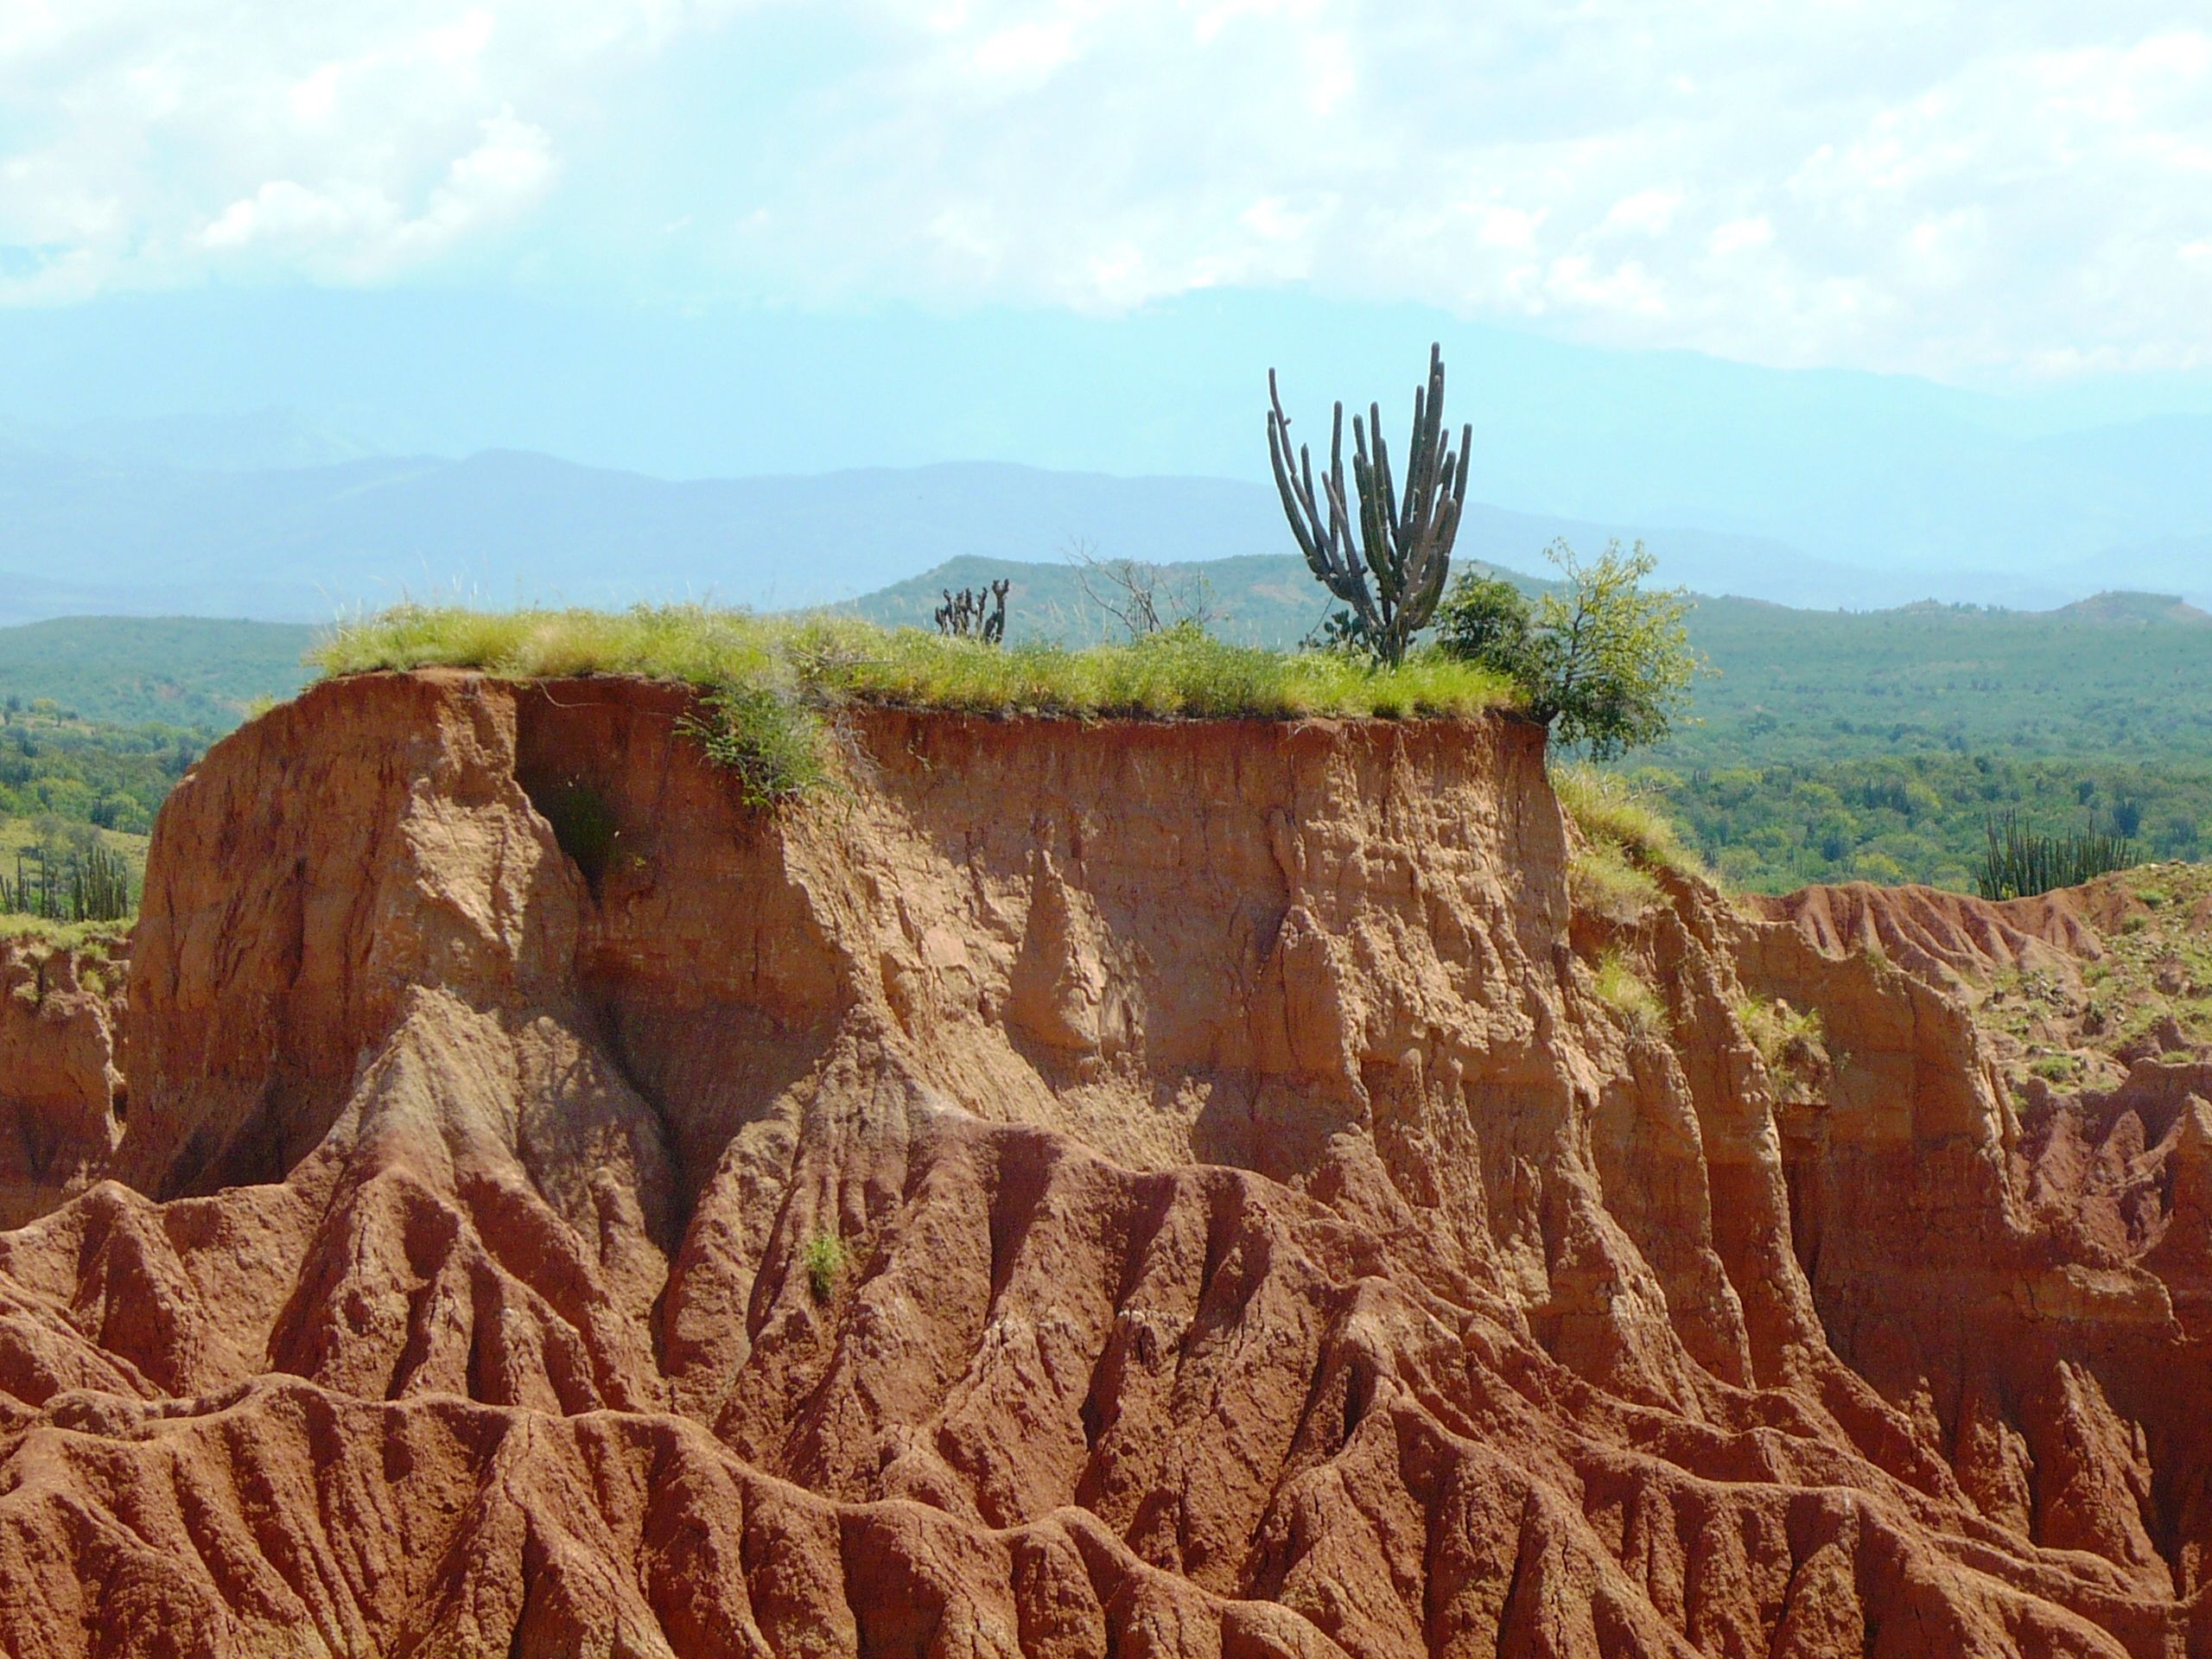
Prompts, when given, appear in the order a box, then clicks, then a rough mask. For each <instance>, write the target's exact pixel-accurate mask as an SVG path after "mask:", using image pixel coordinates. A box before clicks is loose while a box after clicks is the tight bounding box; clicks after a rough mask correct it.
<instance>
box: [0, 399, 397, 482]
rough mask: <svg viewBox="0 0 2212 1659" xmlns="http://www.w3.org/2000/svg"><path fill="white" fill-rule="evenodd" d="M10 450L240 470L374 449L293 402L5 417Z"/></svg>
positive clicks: (330, 460)
mask: <svg viewBox="0 0 2212 1659" xmlns="http://www.w3.org/2000/svg"><path fill="white" fill-rule="evenodd" d="M7 451H13V452H15V453H16V454H17V455H18V456H37V455H46V456H52V457H66V458H67V459H69V460H73V461H93V462H100V463H105V464H108V465H111V466H116V467H152V468H177V469H181V470H183V471H188V472H236V473H244V472H269V471H281V470H286V469H289V468H293V467H327V466H332V465H334V464H336V463H338V462H340V461H355V460H359V459H360V458H362V457H363V456H365V455H370V454H375V453H376V450H375V446H374V445H372V444H370V443H368V442H365V441H363V440H362V439H359V438H356V437H353V436H350V435H346V434H344V433H341V432H339V431H336V430H334V429H331V428H329V427H327V426H324V425H321V424H319V423H316V422H314V421H311V420H309V419H308V417H307V416H303V415H302V414H301V413H300V412H299V411H298V410H290V409H261V410H250V411H248V412H246V413H244V414H235V415H157V416H144V417H143V418H137V419H126V418H123V417H119V416H103V417H101V418H99V419H97V420H90V421H84V422H80V423H77V424H75V425H73V426H66V427H39V426H29V425H25V424H22V423H0V453H4V452H7Z"/></svg>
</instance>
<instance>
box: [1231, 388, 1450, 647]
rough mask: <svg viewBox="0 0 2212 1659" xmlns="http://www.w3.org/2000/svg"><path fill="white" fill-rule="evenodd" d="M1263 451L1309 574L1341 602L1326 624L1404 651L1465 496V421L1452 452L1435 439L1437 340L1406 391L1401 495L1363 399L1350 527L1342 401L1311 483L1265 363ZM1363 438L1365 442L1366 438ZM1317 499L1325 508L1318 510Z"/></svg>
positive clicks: (1438, 591) (1355, 428)
mask: <svg viewBox="0 0 2212 1659" xmlns="http://www.w3.org/2000/svg"><path fill="white" fill-rule="evenodd" d="M1268 405H1269V407H1268V457H1269V459H1270V460H1271V461H1273V462H1274V474H1275V489H1276V491H1277V493H1280V494H1281V497H1282V510H1283V513H1284V516H1285V517H1286V518H1288V519H1289V520H1290V529H1291V533H1292V534H1293V535H1294V536H1295V537H1297V538H1298V545H1299V549H1300V551H1301V552H1303V553H1304V554H1305V555H1306V564H1307V566H1308V567H1309V568H1310V569H1312V570H1313V575H1314V577H1315V579H1316V580H1318V581H1319V582H1321V583H1322V585H1323V586H1325V588H1328V590H1329V591H1330V592H1331V593H1332V594H1335V595H1336V596H1337V597H1338V599H1340V600H1342V601H1344V604H1345V605H1346V606H1348V607H1350V610H1349V613H1347V614H1346V615H1345V617H1344V620H1343V622H1342V623H1341V624H1339V625H1338V627H1337V628H1336V629H1335V630H1334V632H1337V633H1338V634H1339V635H1340V636H1341V637H1343V638H1344V639H1346V640H1347V641H1349V642H1351V643H1354V644H1357V645H1361V646H1363V648H1365V649H1366V650H1367V651H1369V652H1372V653H1373V654H1374V656H1375V657H1376V659H1377V660H1379V661H1381V662H1384V663H1389V664H1397V663H1400V662H1402V661H1404V660H1405V655H1406V647H1407V646H1408V645H1410V644H1411V643H1412V641H1413V637H1414V634H1416V633H1418V632H1420V631H1421V629H1422V628H1423V627H1424V626H1427V622H1428V620H1429V618H1430V617H1432V616H1433V615H1434V614H1435V612H1436V602H1437V601H1438V600H1439V599H1440V598H1441V597H1443V594H1444V578H1445V575H1446V573H1447V571H1448V570H1449V569H1450V568H1451V563H1452V539H1453V537H1456V536H1457V535H1458V534H1459V510H1460V507H1461V505H1463V504H1464V503H1465V500H1466V496H1467V456H1468V452H1469V450H1470V449H1471V447H1472V445H1473V442H1474V428H1473V427H1472V426H1471V425H1468V426H1464V427H1462V428H1461V429H1460V431H1459V454H1458V455H1457V456H1454V455H1453V454H1452V448H1451V445H1450V444H1449V443H1447V442H1444V348H1443V347H1442V346H1430V347H1429V348H1428V385H1427V388H1426V390H1417V391H1415V392H1414V430H1413V442H1412V446H1411V448H1410V449H1409V451H1408V454H1407V456H1406V493H1405V496H1404V499H1403V500H1402V501H1401V500H1400V499H1399V496H1398V493H1397V486H1396V483H1395V480H1393V478H1392V476H1391V472H1390V452H1389V448H1387V447H1386V446H1385V445H1384V443H1383V411H1382V409H1381V408H1380V407H1379V406H1378V405H1376V404H1369V405H1368V406H1367V419H1366V420H1365V421H1364V422H1363V421H1361V419H1360V418H1359V417H1358V416H1353V417H1352V423H1351V430H1352V444H1353V448H1354V451H1355V453H1354V455H1353V459H1352V481H1353V486H1354V488H1355V490H1356V491H1357V494H1358V498H1359V521H1358V522H1359V535H1358V541H1357V545H1355V543H1354V538H1353V534H1352V515H1351V506H1350V504H1349V500H1348V499H1347V497H1346V495H1345V493H1344V405H1343V404H1338V405H1337V406H1336V416H1335V420H1334V423H1333V424H1332V427H1331V429H1330V435H1329V470H1328V472H1327V473H1326V474H1325V475H1324V476H1323V478H1322V480H1321V485H1322V491H1323V494H1322V495H1320V496H1317V495H1316V494H1315V493H1314V489H1313V455H1312V454H1311V453H1310V452H1309V451H1308V450H1307V448H1306V447H1305V446H1304V445H1302V444H1301V445H1300V446H1299V448H1298V449H1297V452H1296V454H1295V457H1294V455H1293V452H1292V449H1291V443H1290V417H1289V416H1287V415H1285V414H1284V413H1283V412H1282V398H1281V394H1280V393H1278V392H1277V391H1276V389H1275V372H1274V370H1273V369H1269V370H1268ZM1370 440H1371V443H1370ZM1324 501H1325V503H1326V506H1327V512H1326V513H1325V514H1324V512H1323V511H1322V507H1323V503H1324Z"/></svg>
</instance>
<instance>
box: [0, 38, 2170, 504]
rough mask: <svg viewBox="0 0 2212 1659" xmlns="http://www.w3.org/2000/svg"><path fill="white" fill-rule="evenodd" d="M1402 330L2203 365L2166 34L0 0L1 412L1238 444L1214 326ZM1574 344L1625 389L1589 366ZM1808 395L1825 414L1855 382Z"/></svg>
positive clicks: (1619, 351)
mask: <svg viewBox="0 0 2212 1659" xmlns="http://www.w3.org/2000/svg"><path fill="white" fill-rule="evenodd" d="M1432 335H1440V336H1447V337H1449V338H1450V339H1451V340H1452V341H1454V342H1455V349H1457V350H1458V351H1459V353H1460V354H1461V358H1462V360H1465V361H1467V362H1469V363H1470V365H1471V366H1472V367H1474V368H1476V369H1478V370H1479V371H1481V372H1485V373H1488V374H1489V375H1491V377H1492V384H1493V385H1495V386H1496V387H1497V388H1499V389H1501V390H1502V391H1503V394H1504V395H1506V396H1509V397H1513V398H1517V399H1523V400H1533V401H1538V402H1542V401H1546V400H1548V403H1549V407H1548V411H1547V412H1546V413H1545V418H1546V419H1548V420H1551V421H1552V422H1553V423H1554V424H1559V425H1564V424H1565V423H1566V420H1567V416H1570V415H1580V416H1587V418H1588V419H1589V420H1590V421H1591V422H1592V423H1593V424H1595V425H1599V426H1602V425H1603V423H1604V422H1605V420H1607V419H1629V420H1632V421H1642V422H1643V423H1646V424H1649V422H1650V421H1652V420H1654V419H1657V418H1661V416H1662V415H1663V405H1664V404H1665V401H1666V399H1668V398H1670V397H1681V396H1682V395H1683V391H1682V388H1683V387H1685V386H1691V387H1703V388H1705V389H1706V391H1707V392H1709V393H1710V395H1711V396H1713V397H1716V398H1719V399H1723V400H1726V399H1729V398H1735V399H1738V400H1749V401H1748V402H1740V401H1739V404H1737V405H1734V406H1732V410H1731V412H1730V417H1731V418H1743V417H1745V414H1746V411H1748V410H1750V409H1751V408H1752V407H1753V406H1754V405H1755V404H1756V402H1757V399H1758V397H1763V396H1769V395H1773V394H1771V393H1770V392H1754V391H1751V387H1752V386H1753V385H1755V384H1759V385H1764V382H1755V381H1754V380H1752V379H1747V378H1730V377H1728V376H1727V375H1726V374H1725V373H1719V372H1717V371H1716V373H1715V375H1713V376H1705V374H1704V372H1703V371H1698V372H1688V371H1685V370H1684V369H1683V368H1682V366H1681V362H1680V361H1679V359H1675V358H1673V357H1670V356H1665V355H1657V354H1662V353H1681V352H1688V353H1701V354H1705V355H1707V356H1710V357H1713V358H1718V359H1726V360H1727V361H1729V362H1733V363H1738V364H1745V365H1764V366H1767V367H1772V368H1786V369H1798V370H1810V369H1818V370H1834V371H1846V372H1853V373H1856V374H1866V375H1893V376H1897V375H1902V376H1913V377H1921V378H1928V379H1932V380H1934V381H1937V382H1941V383H1944V384H1947V385H1954V386H1959V387H1970V388H1976V389H1980V390H1982V391H2000V392H2003V393H2005V395H2006V397H2007V399H2008V401H2007V402H2006V403H2005V404H2003V405H2002V406H2001V407H1999V405H1995V404H1986V403H1981V404H1974V406H1973V408H1974V418H1976V419H1982V420H1989V421H1998V422H2011V423H2016V424H2018V425H2021V426H2023V427H2025V428H2034V427H2038V426H2044V427H2050V426H2065V425H2069V424H2088V423H2093V422H2094V421H2097V420H2101V419H2106V418H2113V417H2126V416H2137V415H2140V414H2144V413H2147V412H2152V411H2154V410H2160V409H2168V408H2172V409H2191V410H2204V409H2208V408H2212V25H2208V22H2207V20H2206V18H2205V15H2204V13H2203V10H2202V4H2201V0H2200V3H2197V4H2194V5H2179V4H2171V3H2145V0H2110V3H2104V4H2101V5H2099V6H2096V7H2083V6H2081V5H2079V4H2075V3H2067V4H2058V3H2045V0H2013V3H2006V4H1957V5H1936V6H1930V5H1928V4H1926V3H1924V0H1850V3H1846V0H1802V3H1793V4H1772V3H1754V0H1695V3H1692V0H1680V3H1677V0H1656V3H1635V4H1631V3H1624V0H1587V3H1557V4H1546V3H1502V4H1495V5H1486V6H1484V7H1482V8H1480V9H1479V10H1477V9H1474V8H1469V7H1465V6H1463V5H1458V4H1452V5H1431V4H1421V3H1411V0H1399V3H1389V4H1343V3H1340V4H1322V3H1301V0H1211V3H1190V4H1172V3H1149V0H1125V3H1116V4H1103V3H1072V0H1071V3H1035V4H1001V3H989V0H972V3H970V0H925V3H919V4H900V3H890V0H880V3H836V0H832V3H807V4H800V3H779V0H757V3H738V0H728V3H724V0H701V3H683V0H530V3H526V4H525V3H522V0H486V3H480V4H474V5H470V4H456V3H447V0H389V3H383V4H378V5H375V6H336V7H328V6H304V7H303V6H297V5H284V4H277V3H270V0H0V368H5V369H6V370H7V372H8V373H7V384H6V385H4V386H0V414H6V415H10V416H16V417H17V418H28V419H35V420H43V419H75V418H86V417H90V416H98V415H103V414H115V413H124V414H130V413H157V412H168V411H174V410H188V409H194V408H202V407H207V408H219V407H247V406H251V405H252V404H257V403H270V402H274V403H288V404H299V405H301V406H302V407H306V408H308V409H309V410H312V411H314V412H315V413H316V414H317V415H318V416H322V417H326V418H336V419H344V418H348V417H350V418H353V419H354V420H356V421H357V422H358V423H359V424H360V425H361V426H362V428H363V429H365V430H366V431H368V432H369V433H370V435H372V436H374V437H375V438H376V439H377V440H378V442H387V443H402V444H404V443H405V442H410V440H411V441H415V442H420V443H422V444H423V445H424V446H425V447H434V448H474V447H478V446H480V445H483V444H487V443H515V444H533V445H537V447H543V448H550V449H554V450H556V452H559V453H566V454H573V455H575V456H577V457H578V458H581V459H586V460H594V461H606V462H608V463H610V464H620V465H630V466H639V467H645V468H646V469H648V470H655V471H660V472H664V473H672V474H683V473H692V472H699V471H710V470H711V471H725V472H727V471H751V470H789V469H793V468H802V467H806V466H808V465H809V463H810V462H819V463H820V464H823V465H839V464H850V463H851V461H854V460H855V459H856V458H875V459H881V460H884V461H907V460H917V459H938V458H944V457H945V456H947V455H949V454H989V455H1000V456H1005V457H1007V458H1013V459H1022V460H1032V461H1040V462H1044V463H1046V464H1054V465H1093V466H1097V467H1105V468H1109V469H1113V470H1178V471H1180V470H1189V471H1216V472H1217V471H1224V470H1235V471H1237V472H1240V473H1249V471H1251V470H1252V465H1253V463H1252V462H1251V461H1250V459H1249V454H1248V451H1249V450H1250V449H1251V448H1252V447H1253V446H1251V445H1249V444H1248V443H1246V442H1244V440H1246V439H1247V438H1249V434H1248V433H1245V432H1243V429H1242V428H1241V427H1238V426H1236V425H1235V424H1234V421H1235V420H1239V419H1242V417H1243V415H1244V414H1246V413H1248V412H1249V411H1247V410H1244V409H1243V407H1242V404H1236V406H1235V409H1234V413H1233V415H1232V414H1231V412H1230V403H1231V402H1233V401H1234V400H1233V395H1232V394H1231V393H1230V391H1227V390H1226V389H1227V388H1230V387H1231V386H1233V385H1241V384H1242V380H1241V379H1239V378H1238V377H1239V376H1245V377H1248V378H1249V370H1250V368H1251V367H1252V366H1254V364H1253V363H1252V362H1248V361H1247V359H1255V360H1256V359H1258V358H1260V357H1262V356H1267V357H1270V358H1274V359H1280V360H1281V361H1282V362H1283V363H1284V365H1285V366H1286V372H1290V371H1292V370H1299V371H1302V372H1306V373H1307V374H1310V375H1311V376H1312V377H1313V378H1312V382H1311V384H1313V386H1314V390H1315V395H1317V396H1318V395H1326V394H1328V393H1330V392H1333V391H1338V390H1350V391H1354V392H1355V393H1356V394H1357V392H1360V391H1366V390H1370V389H1371V390H1373V391H1375V392H1376V393H1378V394H1380V393H1382V392H1384V391H1389V390H1390V389H1391V388H1395V386H1396V385H1397V384H1398V382H1399V381H1401V380H1403V381H1405V382H1406V383H1407V385H1408V386H1409V385H1411V382H1412V379H1413V378H1414V377H1415V376H1416V375H1417V374H1418V372H1419V367H1420V358H1421V355H1422V353H1423V348H1424V347H1425V346H1426V343H1427V339H1428V338H1430V337H1432ZM1686 375H1687V376H1688V378H1685V376H1686ZM1701 376H1703V377H1704V378H1700V377H1701ZM1347 377H1356V378H1350V379H1349V381H1348V382H1347ZM1578 377H1580V378H1581V380H1582V381H1586V383H1587V385H1586V391H1588V394H1589V396H1590V397H1592V398H1602V399H1603V400H1605V401H1607V402H1610V403H1614V404H1619V403H1622V402H1625V403H1626V404H1629V405H1631V407H1630V408H1628V409H1627V410H1625V411H1624V410H1620V409H1612V410H1592V409H1591V408H1590V407H1589V406H1588V404H1584V405H1583V406H1581V408H1580V409H1579V410H1578V409H1577V408H1576V406H1575V405H1573V404H1571V403H1570V402H1569V401H1567V400H1568V398H1569V397H1570V393H1571V391H1572V388H1573V387H1574V386H1575V385H1577V384H1580V382H1579V381H1578ZM1593 377H1594V378H1593ZM1794 384H1800V390H1801V391H1802V383H1794ZM1822 385H1825V386H1827V392H1823V394H1822V395H1828V393H1830V392H1834V391H1835V388H1836V387H1838V386H1840V387H1842V388H1843V389H1844V390H1843V391H1841V392H1840V393H1836V395H1837V396H1839V397H1840V399H1841V401H1840V404H1839V405H1838V407H1839V408H1840V409H1842V410H1846V411H1847V413H1849V415H1850V417H1851V418H1859V417H1861V416H1864V417H1866V418H1874V417H1876V416H1878V411H1879V410H1880V408H1881V407H1882V405H1883V400H1884V399H1885V397H1890V396H1891V395H1892V394H1891V392H1887V391H1880V390H1878V388H1870V385H1869V384H1868V383H1865V382H1861V381H1858V380H1850V379H1846V380H1840V381H1835V382H1827V383H1822ZM1548 388H1549V389H1551V390H1548ZM1785 395H1787V396H1791V397H1795V396H1797V395H1799V394H1798V393H1796V392H1792V393H1789V394H1785ZM1910 395H1911V396H1912V397H1915V398H1917V399H1920V400H1921V401H1922V402H1923V403H1925V402H1926V401H1927V400H1928V399H1929V398H1935V399H1936V401H1937V402H1938V403H1940V401H1941V394H1939V393H1937V392H1936V391H1935V390H1934V389H1932V388H1929V389H1922V390H1918V391H1914V392H1912V393H1911V394H1910ZM1645 399H1656V400H1657V401H1656V403H1654V404H1652V405H1651V406H1649V407H1646V406H1644V405H1643V403H1642V402H1640V400H1645ZM737 404H744V405H746V407H744V408H742V409H739V408H736V407H735V405H737ZM1961 407H1965V406H1964V405H1961ZM1655 410H1657V411H1658V412H1656V413H1655ZM779 412H780V415H781V417H782V424H781V425H780V426H779ZM1853 412H1855V413H1853ZM1245 424H1249V422H1247V423H1245ZM1185 461H1187V462H1188V463H1189V464H1187V465H1185V464H1182V463H1183V462H1185ZM1499 494H1500V495H1502V496H1510V491H1505V492H1499Z"/></svg>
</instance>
